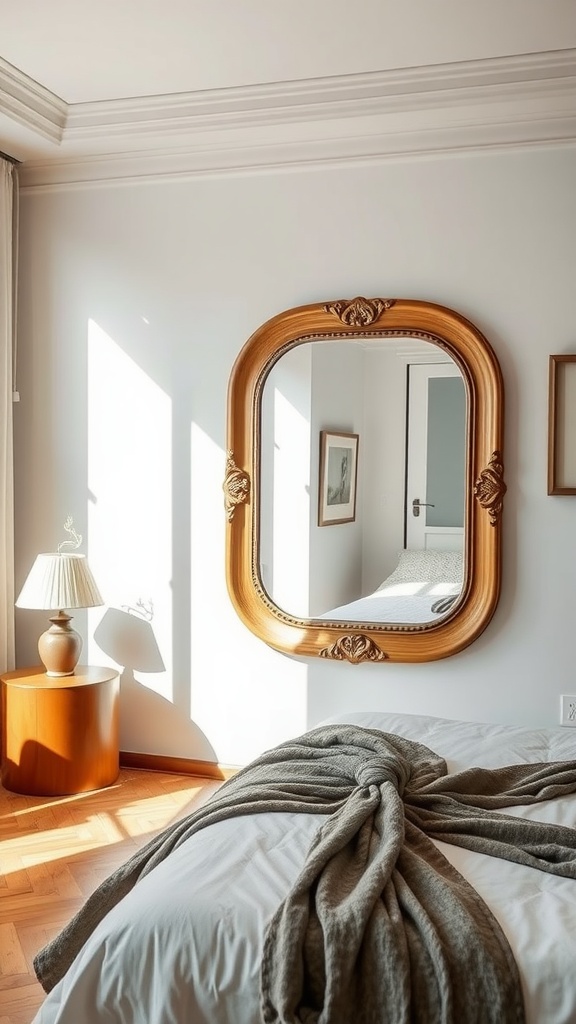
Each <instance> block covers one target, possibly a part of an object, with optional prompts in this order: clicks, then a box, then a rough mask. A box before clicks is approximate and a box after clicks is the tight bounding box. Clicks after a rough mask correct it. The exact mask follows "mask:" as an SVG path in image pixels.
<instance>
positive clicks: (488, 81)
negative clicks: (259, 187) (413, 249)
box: [20, 49, 576, 189]
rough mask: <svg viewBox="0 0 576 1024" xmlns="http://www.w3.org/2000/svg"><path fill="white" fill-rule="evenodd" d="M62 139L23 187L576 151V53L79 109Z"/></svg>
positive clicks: (32, 163)
mask: <svg viewBox="0 0 576 1024" xmlns="http://www.w3.org/2000/svg"><path fill="white" fill-rule="evenodd" d="M44 99H45V97H44ZM55 99H57V98H55V97H54V98H53V100H55ZM58 103H59V104H61V103H62V101H58ZM51 110H52V117H53V124H56V120H55V114H56V110H57V111H58V112H59V116H60V118H61V115H62V108H61V106H57V105H56V104H55V103H54V102H52V106H51ZM60 132H61V134H60V141H59V143H58V146H57V148H56V149H55V147H54V146H51V147H48V148H47V149H46V148H45V149H44V150H43V151H42V152H41V153H39V155H38V156H37V157H34V158H32V159H30V160H26V161H25V162H24V164H23V167H22V168H21V172H20V174H21V185H22V188H23V189H38V188H42V187H49V188H54V187H75V186H76V187H80V186H83V187H85V186H87V185H89V184H92V185H94V184H109V183H113V182H118V181H121V180H124V181H126V182H127V183H128V182H133V181H144V180H155V179H159V178H164V177H182V176H185V175H188V176H195V175H199V174H200V175H206V174H218V173H238V172H242V173H247V172H254V171H257V170H266V169H270V168H272V167H275V168H283V167H284V168H293V167H296V166H307V165H310V164H324V163H326V162H338V161H350V160H352V161H353V160H375V159H382V158H390V157H402V156H413V155H423V154H434V153H440V152H446V151H450V152H452V151H457V150H463V151H466V150H471V149H486V148H494V147H502V146H525V145H537V144H548V145H550V144H557V143H571V142H574V141H576V50H573V49H572V50H560V51H551V52H549V53H540V54H526V55H521V56H513V57H506V58H493V59H487V60H480V61H467V62H462V63H458V64H444V65H435V66H431V67H422V68H408V69H400V70H393V71H382V72H373V73H368V74H359V75H349V76H341V77H334V78H326V79H308V80H303V81H298V82H286V83H276V84H272V85H260V86H251V87H242V88H235V89H218V90H209V91H204V92H200V93H192V94H178V95H175V96H156V97H141V98H137V99H129V100H113V101H105V102H98V103H82V104H73V105H71V106H70V107H68V109H67V115H66V118H65V124H64V126H63V127H61V128H60Z"/></svg>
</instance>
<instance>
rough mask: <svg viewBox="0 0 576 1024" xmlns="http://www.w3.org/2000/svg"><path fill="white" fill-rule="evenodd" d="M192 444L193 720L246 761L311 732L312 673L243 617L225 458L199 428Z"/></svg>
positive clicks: (237, 760) (236, 760)
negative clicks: (235, 593)
mask: <svg viewBox="0 0 576 1024" xmlns="http://www.w3.org/2000/svg"><path fill="white" fill-rule="evenodd" d="M190 446H191V495H190V507H191V529H190V545H191V572H190V577H191V616H190V658H191V665H192V717H193V719H194V721H195V722H196V723H197V724H198V725H199V726H200V728H201V729H202V730H203V731H204V733H205V734H206V735H207V736H208V738H209V740H210V742H211V743H212V744H213V746H214V748H215V750H216V753H217V757H218V758H219V759H223V758H224V759H225V760H226V761H227V762H228V763H232V764H236V765H239V764H246V762H247V761H249V760H251V758H252V757H253V756H254V754H255V751H259V750H261V749H262V743H263V740H262V737H263V736H266V737H267V738H268V740H269V744H268V745H273V744H274V743H276V742H278V743H280V742H281V741H282V740H284V739H287V738H288V737H289V736H291V735H297V734H298V733H299V732H302V731H303V730H304V728H305V725H306V682H307V672H308V668H307V665H305V664H298V663H297V662H294V661H291V660H290V659H287V658H285V657H283V656H282V655H280V654H278V653H277V652H276V651H273V650H272V649H271V648H270V647H268V646H267V645H266V644H265V643H263V642H262V641H261V640H258V639H257V638H256V637H255V636H253V635H252V634H251V633H250V632H249V631H248V630H247V629H246V627H245V626H244V625H243V623H242V622H241V620H240V618H239V616H238V615H237V613H236V611H235V609H234V607H233V605H232V602H231V600H230V598H229V596H228V591H227V587H226V572H225V538H226V516H225V511H224V494H223V490H222V483H223V480H224V474H225V466H226V457H225V453H224V450H223V448H221V447H220V446H219V445H217V444H216V443H215V442H214V441H213V440H212V438H211V437H210V436H209V435H208V434H207V433H206V432H205V431H204V430H202V428H201V427H200V426H199V425H198V424H196V423H192V425H191V438H190ZM247 707H249V708H250V714H249V715H246V708H247ZM239 722H242V728H241V729H239V728H238V723H239ZM223 751H225V752H226V753H225V755H223V754H222V752H223Z"/></svg>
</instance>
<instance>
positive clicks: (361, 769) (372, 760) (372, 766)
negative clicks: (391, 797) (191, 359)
mask: <svg viewBox="0 0 576 1024" xmlns="http://www.w3.org/2000/svg"><path fill="white" fill-rule="evenodd" d="M411 774H412V773H411V770H410V763H409V762H408V761H406V760H405V759H404V758H399V757H398V756H396V757H392V756H390V757H385V756H381V757H368V758H366V760H365V761H362V763H361V764H359V765H358V768H357V769H356V772H355V778H356V782H357V784H358V785H359V786H381V785H383V784H384V783H385V782H390V783H391V784H392V785H393V786H394V789H396V790H397V792H398V794H399V795H400V796H402V794H403V793H404V790H405V788H406V786H407V784H408V781H409V780H410V777H411Z"/></svg>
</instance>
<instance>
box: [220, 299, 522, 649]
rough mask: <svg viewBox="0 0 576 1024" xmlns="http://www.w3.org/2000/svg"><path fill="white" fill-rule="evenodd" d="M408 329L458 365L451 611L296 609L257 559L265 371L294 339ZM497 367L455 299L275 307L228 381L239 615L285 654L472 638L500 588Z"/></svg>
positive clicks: (230, 522)
mask: <svg viewBox="0 0 576 1024" xmlns="http://www.w3.org/2000/svg"><path fill="white" fill-rule="evenodd" d="M406 336H409V337H414V338H418V339H420V340H424V341H430V342H432V343H434V344H436V345H438V346H439V347H440V348H442V349H444V350H445V351H446V352H447V353H448V354H449V355H450V356H451V357H452V359H454V361H455V362H456V364H457V365H458V367H459V369H460V371H461V373H462V375H463V378H464V382H465V387H466V391H467V401H468V430H467V440H466V448H467V451H466V481H467V488H466V490H467V494H466V512H465V531H464V537H465V541H464V565H465V570H464V584H463V588H462V592H461V595H460V597H459V600H458V602H457V603H456V604H455V606H454V608H453V609H452V611H451V613H449V614H448V615H447V616H445V617H443V618H442V619H441V620H437V621H435V622H432V623H424V624H417V625H412V624H390V623H386V624H383V625H378V624H375V623H358V622H354V623H346V622H324V621H323V620H314V619H299V618H295V617H293V616H291V615H290V614H289V613H287V612H285V611H283V610H282V609H281V608H278V607H277V606H276V605H275V604H274V602H273V601H272V599H271V598H270V596H269V595H268V594H267V592H266V591H265V589H264V587H263V585H262V580H261V574H260V566H259V547H260V544H259V535H260V502H259V486H260V429H261V427H260V420H261V399H262V389H263V386H264V383H265V381H266V378H267V376H268V373H269V371H270V370H271V368H272V367H273V366H274V364H275V363H276V362H277V361H278V359H280V358H281V356H282V355H283V354H284V353H285V352H286V351H288V350H289V349H291V348H293V347H294V346H296V345H300V344H304V343H307V342H313V341H314V340H321V339H322V340H326V339H329V340H330V341H338V340H342V341H350V340H354V339H363V340H364V341H366V340H369V339H371V338H378V339H381V338H383V337H390V338H400V337H406ZM503 403H504V394H503V384H502V376H501V372H500V367H499V364H498V361H497V359H496V356H495V354H494V352H493V350H492V348H491V346H490V344H489V342H488V341H487V340H486V338H485V337H484V336H483V335H482V334H481V333H480V331H479V330H478V329H477V328H476V327H475V326H474V325H473V324H472V323H470V321H468V320H467V319H465V318H464V317H463V316H461V315H460V314H459V313H457V312H455V311H454V310H451V309H448V308H447V307H445V306H441V305H437V304H435V303H430V302H424V301H417V300H412V299H378V298H376V299H365V298H363V297H361V296H359V297H357V298H355V299H352V300H340V301H335V302H326V303H314V304H311V305H306V306H299V307H296V308H294V309H290V310H287V311H285V312H283V313H280V314H278V315H277V316H275V317H273V318H272V319H270V320H268V321H267V322H266V323H265V324H263V325H262V326H261V327H260V328H259V329H258V330H257V331H255V333H254V334H253V335H252V336H251V337H250V338H249V339H248V341H247V342H246V343H245V345H244V347H243V348H242V350H241V351H240V353H239V355H238V357H237V359H236V361H235V363H234V366H233V369H232V373H231V376H230V382H229V387H228V422H227V461H226V472H225V480H224V485H223V486H224V497H225V509H226V579H227V585H228V592H229V594H230V598H231V600H232V603H233V605H234V607H235V609H236V611H237V613H238V615H239V616H240V618H241V619H242V621H243V622H244V623H245V625H246V626H247V627H248V628H249V629H250V630H251V631H252V632H253V633H255V635H256V636H258V637H259V638H260V639H261V640H263V641H264V642H265V643H267V644H269V645H270V646H271V647H273V648H275V649H276V650H278V651H282V652H284V653H286V654H291V655H298V656H305V657H313V656H318V657H324V658H329V659H332V660H336V661H344V660H345V661H348V662H350V663H352V664H359V663H362V662H383V663H385V662H421V661H434V660H437V659H439V658H446V657H448V656H449V655H452V654H456V653H458V652H459V651H461V650H463V649H464V648H465V647H467V646H468V645H469V644H471V643H472V641H473V640H475V639H476V638H477V637H478V636H479V635H480V633H482V631H483V630H484V629H485V628H486V626H487V625H488V622H489V621H490V619H491V617H492V615H493V613H494V610H495V608H496V605H497V603H498V598H499V595H500V578H501V569H500V561H501V529H502V526H501V520H502V505H503V497H504V493H505V491H506V485H505V483H504V470H503V461H502V433H503V420H504V409H503Z"/></svg>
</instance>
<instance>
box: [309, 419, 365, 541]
mask: <svg viewBox="0 0 576 1024" xmlns="http://www.w3.org/2000/svg"><path fill="white" fill-rule="evenodd" d="M358 437H359V435H358V434H347V433H345V432H344V431H339V430H321V431H320V475H319V482H318V526H335V525H336V524H337V523H353V522H354V520H355V518H356V482H357V477H358Z"/></svg>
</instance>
